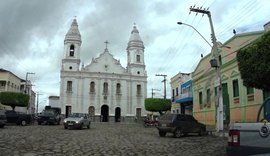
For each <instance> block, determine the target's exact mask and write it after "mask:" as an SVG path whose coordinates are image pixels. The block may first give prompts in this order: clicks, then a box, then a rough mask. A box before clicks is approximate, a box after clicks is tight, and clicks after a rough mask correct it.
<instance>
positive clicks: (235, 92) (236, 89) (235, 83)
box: [233, 79, 239, 97]
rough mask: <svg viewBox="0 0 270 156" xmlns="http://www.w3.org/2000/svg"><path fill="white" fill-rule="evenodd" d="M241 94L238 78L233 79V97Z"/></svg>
mask: <svg viewBox="0 0 270 156" xmlns="http://www.w3.org/2000/svg"><path fill="white" fill-rule="evenodd" d="M238 96H239V86H238V80H237V79H236V80H233V97H238Z"/></svg>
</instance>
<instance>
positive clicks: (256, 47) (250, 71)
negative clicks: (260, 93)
mask: <svg viewBox="0 0 270 156" xmlns="http://www.w3.org/2000/svg"><path fill="white" fill-rule="evenodd" d="M269 43H270V31H269V32H267V33H265V34H264V35H262V36H261V37H259V38H258V39H257V40H256V41H254V42H253V43H252V44H250V45H249V46H247V47H244V48H242V49H240V50H239V51H238V52H237V61H238V67H239V71H240V74H241V78H242V79H243V83H244V85H245V86H248V87H254V88H257V89H262V90H265V91H270V81H269V75H270V44H269Z"/></svg>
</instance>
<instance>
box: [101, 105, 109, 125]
mask: <svg viewBox="0 0 270 156" xmlns="http://www.w3.org/2000/svg"><path fill="white" fill-rule="evenodd" d="M100 121H101V122H108V121H109V106H107V105H102V107H101V116H100Z"/></svg>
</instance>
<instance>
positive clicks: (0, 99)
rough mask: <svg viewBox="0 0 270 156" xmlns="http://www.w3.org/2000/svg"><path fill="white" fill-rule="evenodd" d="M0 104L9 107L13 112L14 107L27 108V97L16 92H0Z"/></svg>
mask: <svg viewBox="0 0 270 156" xmlns="http://www.w3.org/2000/svg"><path fill="white" fill-rule="evenodd" d="M0 103H2V104H3V105H8V106H10V107H11V108H12V109H13V110H15V107H16V106H21V107H27V106H28V103H29V95H27V94H24V93H17V92H0Z"/></svg>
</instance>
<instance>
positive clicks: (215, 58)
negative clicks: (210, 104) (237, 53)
mask: <svg viewBox="0 0 270 156" xmlns="http://www.w3.org/2000/svg"><path fill="white" fill-rule="evenodd" d="M190 11H193V12H196V15H197V14H198V13H202V14H203V15H204V14H206V15H207V16H208V18H209V22H210V27H211V33H212V34H211V39H212V42H213V47H212V51H213V53H212V57H213V59H211V60H210V64H211V67H215V68H216V77H215V78H216V80H215V83H214V84H215V86H216V87H217V88H218V90H217V97H216V101H215V103H216V110H217V116H216V118H217V123H216V130H217V132H219V131H223V99H222V82H221V71H220V62H219V53H218V47H217V40H216V36H215V31H214V26H213V22H212V18H211V12H210V11H209V10H208V9H203V10H202V9H201V8H199V7H197V8H195V6H193V7H190Z"/></svg>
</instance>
